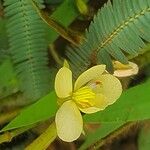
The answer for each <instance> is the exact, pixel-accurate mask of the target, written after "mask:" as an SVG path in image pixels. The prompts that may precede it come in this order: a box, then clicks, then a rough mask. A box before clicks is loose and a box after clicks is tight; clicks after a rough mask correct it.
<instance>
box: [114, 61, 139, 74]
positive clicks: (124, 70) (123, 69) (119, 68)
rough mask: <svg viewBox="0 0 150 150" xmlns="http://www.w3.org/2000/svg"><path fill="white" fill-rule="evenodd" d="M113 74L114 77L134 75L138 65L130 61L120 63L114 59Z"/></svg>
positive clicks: (137, 70)
mask: <svg viewBox="0 0 150 150" xmlns="http://www.w3.org/2000/svg"><path fill="white" fill-rule="evenodd" d="M113 65H114V69H115V71H114V74H113V75H114V76H116V77H129V76H133V75H136V74H137V73H138V72H139V67H138V65H137V64H135V63H133V62H130V61H129V64H127V65H124V64H122V63H120V62H119V61H114V63H113Z"/></svg>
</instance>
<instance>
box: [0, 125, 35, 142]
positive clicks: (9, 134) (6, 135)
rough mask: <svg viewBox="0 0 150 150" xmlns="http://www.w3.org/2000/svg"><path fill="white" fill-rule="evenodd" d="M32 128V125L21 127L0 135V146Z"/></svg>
mask: <svg viewBox="0 0 150 150" xmlns="http://www.w3.org/2000/svg"><path fill="white" fill-rule="evenodd" d="M32 127H34V126H33V125H30V126H26V127H22V128H19V129H16V130H13V131H10V132H5V133H4V134H2V135H0V144H1V143H4V142H10V141H11V140H12V139H13V138H14V137H16V136H18V135H20V134H22V133H23V132H25V131H27V130H29V129H30V128H32Z"/></svg>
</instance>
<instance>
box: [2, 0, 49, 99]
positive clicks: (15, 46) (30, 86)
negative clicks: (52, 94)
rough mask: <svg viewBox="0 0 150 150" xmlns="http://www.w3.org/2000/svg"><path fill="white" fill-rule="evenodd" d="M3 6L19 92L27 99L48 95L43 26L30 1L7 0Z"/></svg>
mask: <svg viewBox="0 0 150 150" xmlns="http://www.w3.org/2000/svg"><path fill="white" fill-rule="evenodd" d="M40 3H41V4H42V1H41V2H40ZM4 6H6V8H5V16H6V17H7V18H8V22H7V31H8V38H9V51H10V53H11V57H12V60H13V65H14V67H15V72H16V74H17V78H18V79H19V84H20V90H21V91H23V92H24V94H25V96H26V97H27V98H28V99H33V100H36V99H38V98H40V97H42V96H44V95H45V94H46V93H48V91H49V87H50V84H49V82H50V78H49V75H48V74H49V72H50V71H49V68H48V67H47V65H48V57H47V50H46V48H47V44H46V40H45V38H44V36H45V30H44V26H45V25H44V23H43V22H42V21H41V19H40V18H39V16H38V14H37V13H36V11H35V10H34V8H33V6H32V4H31V2H30V1H18V0H16V1H12V2H11V1H7V0H6V1H5V3H4Z"/></svg>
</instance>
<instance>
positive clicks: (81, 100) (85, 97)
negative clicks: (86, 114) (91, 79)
mask: <svg viewBox="0 0 150 150" xmlns="http://www.w3.org/2000/svg"><path fill="white" fill-rule="evenodd" d="M72 99H73V100H74V101H75V102H76V104H77V105H78V106H79V107H82V108H88V107H91V106H94V105H95V103H94V101H93V100H94V99H95V93H94V92H93V91H92V89H91V88H89V87H88V86H84V87H82V88H80V89H78V90H77V91H76V92H74V93H73V95H72Z"/></svg>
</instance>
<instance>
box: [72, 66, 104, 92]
mask: <svg viewBox="0 0 150 150" xmlns="http://www.w3.org/2000/svg"><path fill="white" fill-rule="evenodd" d="M105 68H106V66H105V65H97V66H94V67H92V68H90V69H88V70H87V71H85V72H83V73H82V74H81V75H80V76H79V77H78V79H77V80H76V82H75V85H74V90H77V89H79V88H80V87H81V86H83V85H85V84H86V83H87V82H89V81H90V80H92V79H95V78H98V77H99V76H100V75H101V74H102V73H103V72H104V71H105Z"/></svg>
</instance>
